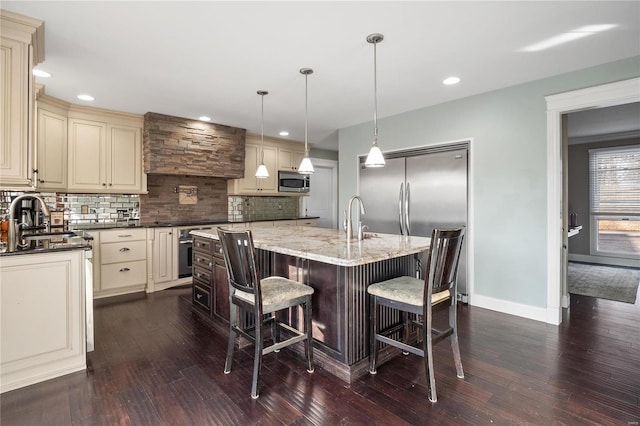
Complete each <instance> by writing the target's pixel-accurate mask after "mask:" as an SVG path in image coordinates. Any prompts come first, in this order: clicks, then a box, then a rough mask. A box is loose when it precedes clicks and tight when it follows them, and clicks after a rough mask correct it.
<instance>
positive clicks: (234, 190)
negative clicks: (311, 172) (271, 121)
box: [227, 133, 304, 196]
mask: <svg viewBox="0 0 640 426" xmlns="http://www.w3.org/2000/svg"><path fill="white" fill-rule="evenodd" d="M263 151H264V164H265V166H266V167H267V170H268V171H269V177H268V178H266V179H257V178H256V177H255V173H256V169H257V168H258V166H259V165H260V157H261V156H260V152H261V137H260V135H254V134H250V133H248V134H247V143H246V145H245V165H244V178H242V179H230V180H229V181H228V187H227V192H228V193H229V195H287V196H292V195H296V194H293V193H290V192H287V193H280V192H278V170H287V171H296V170H298V166H299V165H300V161H302V158H303V157H304V144H301V143H299V142H291V141H287V140H283V139H277V138H270V137H265V138H264V148H263Z"/></svg>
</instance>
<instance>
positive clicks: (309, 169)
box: [298, 68, 315, 175]
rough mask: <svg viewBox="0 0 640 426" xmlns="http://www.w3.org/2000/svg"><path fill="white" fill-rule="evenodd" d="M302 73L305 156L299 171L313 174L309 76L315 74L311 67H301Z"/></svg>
mask: <svg viewBox="0 0 640 426" xmlns="http://www.w3.org/2000/svg"><path fill="white" fill-rule="evenodd" d="M300 74H302V75H304V158H303V159H302V161H301V162H300V166H299V167H298V173H300V174H303V175H311V174H313V172H314V171H315V170H314V169H313V164H311V159H310V158H309V145H308V142H307V133H308V132H307V121H308V120H307V100H308V96H307V77H309V74H313V70H312V69H311V68H301V69H300Z"/></svg>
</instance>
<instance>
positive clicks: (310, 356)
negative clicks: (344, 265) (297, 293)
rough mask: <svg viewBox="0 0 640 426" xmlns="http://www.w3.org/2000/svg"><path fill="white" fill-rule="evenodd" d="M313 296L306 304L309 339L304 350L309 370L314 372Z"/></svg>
mask: <svg viewBox="0 0 640 426" xmlns="http://www.w3.org/2000/svg"><path fill="white" fill-rule="evenodd" d="M311 310H312V307H311V298H309V300H307V302H306V303H305V304H304V322H305V325H304V327H305V330H306V332H307V341H306V342H305V346H304V351H305V355H306V356H307V372H309V373H313V372H314V371H315V368H314V367H313V325H312V316H311Z"/></svg>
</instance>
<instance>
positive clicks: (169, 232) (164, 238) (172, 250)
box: [153, 228, 179, 285]
mask: <svg viewBox="0 0 640 426" xmlns="http://www.w3.org/2000/svg"><path fill="white" fill-rule="evenodd" d="M153 234H154V235H153V282H154V285H155V284H159V283H164V282H169V281H175V280H177V279H178V253H177V252H176V250H177V247H178V237H179V235H178V234H179V231H178V229H177V228H155V229H154V230H153Z"/></svg>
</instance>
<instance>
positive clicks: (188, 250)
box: [178, 228, 198, 278]
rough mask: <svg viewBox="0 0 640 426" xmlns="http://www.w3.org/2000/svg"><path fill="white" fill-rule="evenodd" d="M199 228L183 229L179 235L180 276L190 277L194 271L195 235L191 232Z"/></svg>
mask: <svg viewBox="0 0 640 426" xmlns="http://www.w3.org/2000/svg"><path fill="white" fill-rule="evenodd" d="M194 229H198V228H189V229H182V230H181V231H180V234H179V237H178V278H185V277H190V276H191V275H193V272H192V266H193V265H192V263H191V262H192V259H191V258H192V255H193V237H192V236H191V235H189V232H191V231H193V230H194Z"/></svg>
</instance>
